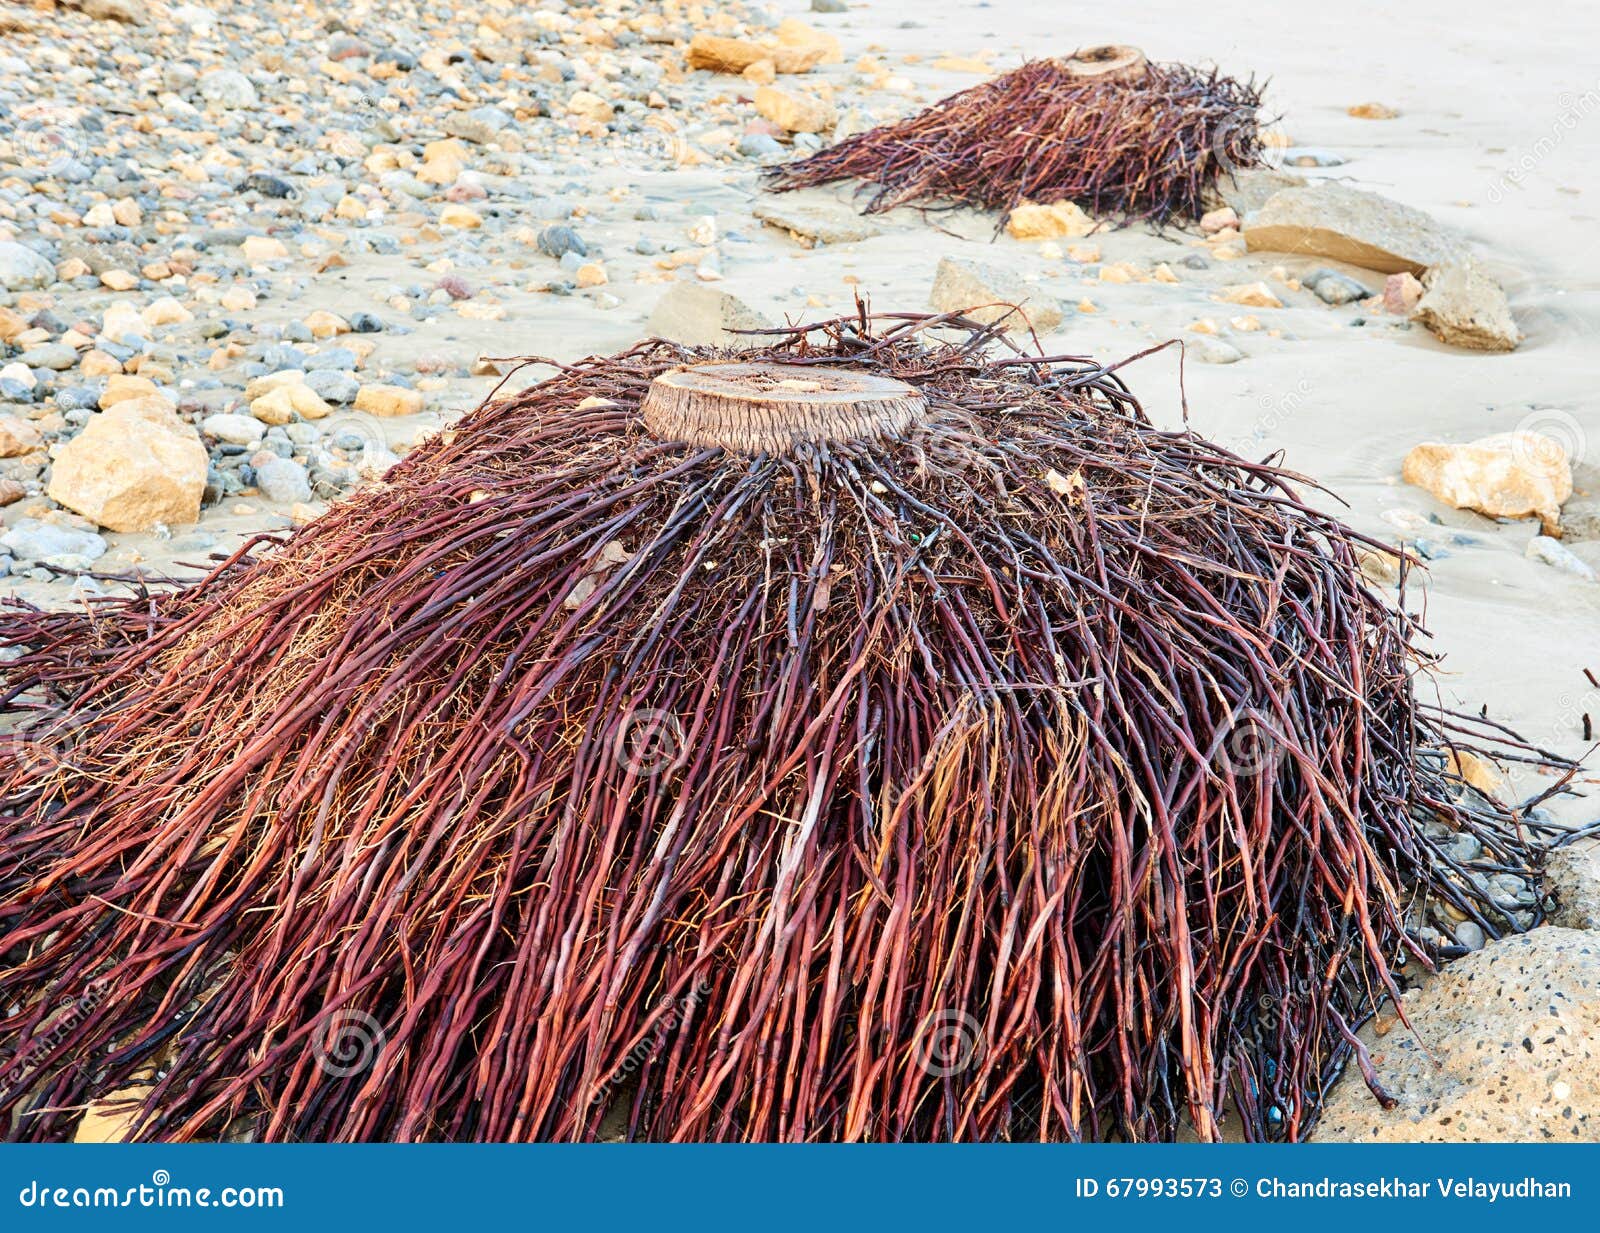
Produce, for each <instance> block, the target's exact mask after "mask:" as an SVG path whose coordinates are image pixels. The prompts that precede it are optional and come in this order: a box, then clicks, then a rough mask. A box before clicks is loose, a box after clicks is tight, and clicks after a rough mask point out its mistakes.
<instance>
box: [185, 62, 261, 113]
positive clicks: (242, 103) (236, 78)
mask: <svg viewBox="0 0 1600 1233" xmlns="http://www.w3.org/2000/svg"><path fill="white" fill-rule="evenodd" d="M197 88H198V89H199V91H200V97H201V98H203V99H205V101H206V102H208V103H211V104H213V105H215V106H217V107H221V108H222V109H223V110H225V111H234V110H237V109H239V108H242V107H254V106H256V105H257V104H258V103H259V102H260V101H261V100H260V97H259V96H258V95H257V94H256V88H255V85H254V83H252V82H251V80H250V79H249V78H248V77H246V76H245V75H244V74H243V73H241V72H239V71H238V70H236V69H217V70H216V71H214V72H210V73H207V74H206V75H205V76H204V77H202V78H201V79H200V82H199V85H198V87H197Z"/></svg>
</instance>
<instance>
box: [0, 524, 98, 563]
mask: <svg viewBox="0 0 1600 1233" xmlns="http://www.w3.org/2000/svg"><path fill="white" fill-rule="evenodd" d="M108 547H109V545H108V544H107V543H106V541H105V539H104V538H103V537H102V536H99V535H96V534H95V533H94V532H93V531H80V530H78V529H76V528H74V527H59V526H56V525H55V524H54V523H49V522H41V521H39V519H37V518H24V519H22V520H21V521H20V522H18V523H17V524H16V525H15V526H14V527H12V528H11V529H10V530H9V531H7V532H6V533H5V534H4V535H0V548H5V549H8V550H9V551H10V553H11V555H12V556H14V557H16V558H17V560H19V561H37V562H41V563H43V564H46V565H62V566H63V568H78V569H83V568H87V565H77V564H67V562H68V561H71V562H77V561H80V560H81V561H85V562H92V561H95V560H98V559H99V558H100V557H102V556H104V555H105V554H106V551H107V549H108ZM47 576H48V575H47Z"/></svg>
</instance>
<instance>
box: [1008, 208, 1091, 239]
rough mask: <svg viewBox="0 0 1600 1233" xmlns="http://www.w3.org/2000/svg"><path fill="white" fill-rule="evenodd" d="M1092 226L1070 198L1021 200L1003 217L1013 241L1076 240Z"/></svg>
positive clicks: (1086, 233)
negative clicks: (1036, 201) (1044, 201)
mask: <svg viewBox="0 0 1600 1233" xmlns="http://www.w3.org/2000/svg"><path fill="white" fill-rule="evenodd" d="M1094 229H1095V221H1094V219H1092V218H1090V217H1089V216H1088V215H1087V214H1085V213H1084V212H1083V211H1082V210H1081V209H1079V208H1078V206H1077V205H1076V204H1075V203H1074V202H1071V201H1055V202H1052V203H1051V204H1049V205H1036V204H1034V203H1033V202H1031V201H1024V202H1023V203H1022V204H1021V205H1019V206H1017V208H1016V209H1014V210H1012V211H1011V216H1010V217H1009V218H1007V219H1006V230H1007V231H1008V232H1009V233H1010V234H1011V236H1012V238H1013V239H1017V240H1056V239H1062V238H1065V239H1069V240H1077V239H1082V238H1083V237H1084V236H1086V235H1088V234H1089V233H1090V232H1091V231H1093V230H1094Z"/></svg>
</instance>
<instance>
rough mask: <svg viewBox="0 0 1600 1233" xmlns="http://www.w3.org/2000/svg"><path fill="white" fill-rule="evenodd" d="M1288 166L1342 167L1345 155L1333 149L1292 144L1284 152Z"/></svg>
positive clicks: (1285, 163) (1284, 161)
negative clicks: (1310, 147) (1319, 148)
mask: <svg viewBox="0 0 1600 1233" xmlns="http://www.w3.org/2000/svg"><path fill="white" fill-rule="evenodd" d="M1283 163H1284V166H1286V167H1342V166H1343V165H1344V163H1345V159H1344V156H1343V155H1340V154H1335V153H1334V152H1333V151H1332V150H1313V149H1309V148H1307V147H1305V146H1292V147H1291V148H1289V149H1287V150H1285V151H1284V152H1283Z"/></svg>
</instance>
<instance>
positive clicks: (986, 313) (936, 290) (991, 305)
mask: <svg viewBox="0 0 1600 1233" xmlns="http://www.w3.org/2000/svg"><path fill="white" fill-rule="evenodd" d="M928 303H929V304H931V305H932V306H933V308H934V310H935V311H936V312H959V313H964V314H965V315H967V316H969V317H971V318H972V319H973V320H974V321H981V322H983V323H984V324H985V325H989V324H992V323H995V322H1002V323H1003V324H1002V325H1001V328H1002V329H1004V330H1006V331H1008V332H1009V331H1011V330H1027V329H1028V328H1029V327H1030V326H1031V327H1032V328H1033V329H1034V330H1035V331H1036V332H1038V333H1041V334H1044V333H1048V332H1049V331H1051V330H1053V329H1055V328H1056V327H1057V326H1058V325H1060V324H1061V321H1062V314H1061V306H1060V304H1058V303H1056V301H1055V300H1054V299H1052V298H1050V297H1049V296H1047V295H1046V294H1045V293H1044V292H1043V291H1041V290H1039V289H1037V288H1034V287H1030V286H1028V285H1027V284H1026V283H1023V282H1020V281H1018V280H1017V279H1015V278H1013V277H1012V276H1011V275H1009V274H1007V273H1006V272H1005V271H1003V270H1000V269H996V268H995V267H993V266H989V265H984V264H982V263H980V262H977V261H965V260H962V259H960V258H957V257H941V258H940V259H939V267H938V269H937V270H936V271H935V272H934V276H933V291H932V293H931V294H930V296H929V297H928Z"/></svg>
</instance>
